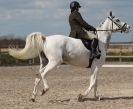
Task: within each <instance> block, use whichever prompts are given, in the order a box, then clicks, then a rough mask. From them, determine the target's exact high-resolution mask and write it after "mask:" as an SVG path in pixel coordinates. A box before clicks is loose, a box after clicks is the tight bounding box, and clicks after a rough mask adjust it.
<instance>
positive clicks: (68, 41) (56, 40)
mask: <svg viewBox="0 0 133 109" xmlns="http://www.w3.org/2000/svg"><path fill="white" fill-rule="evenodd" d="M97 30H98V40H99V49H100V50H101V57H100V59H94V60H93V62H92V66H91V69H92V74H91V78H90V85H89V87H88V89H87V90H86V91H85V92H84V93H83V94H80V95H79V98H78V100H82V99H83V98H84V97H86V96H87V95H88V94H89V92H90V91H91V89H92V88H93V87H94V97H96V98H97V74H98V72H99V70H100V68H101V67H102V65H103V64H104V62H105V57H106V51H107V46H108V44H109V41H110V38H111V35H112V33H114V32H125V33H128V32H129V31H130V30H131V28H130V26H129V25H128V24H127V23H124V22H121V21H120V20H119V19H118V18H116V17H114V16H112V12H110V15H109V16H108V17H107V19H106V20H105V22H104V23H102V24H101V26H100V27H98V28H97ZM9 54H10V55H11V56H13V57H15V58H17V59H31V58H35V57H37V56H39V57H40V70H39V72H40V76H37V77H36V79H35V86H34V90H33V94H32V99H31V100H32V101H33V102H34V101H35V97H36V95H37V86H38V84H39V83H40V80H42V81H43V84H44V89H43V91H42V95H43V94H44V93H45V92H46V91H48V89H49V86H48V83H47V80H46V74H47V73H48V71H50V70H52V69H53V68H55V67H56V66H58V65H60V64H62V63H66V64H69V65H74V66H79V67H83V68H86V67H87V66H88V65H89V57H90V51H89V50H88V49H87V48H86V47H85V46H84V45H83V43H82V41H81V40H80V39H75V38H71V37H67V36H64V35H53V36H49V37H45V36H44V35H43V34H41V33H39V32H35V33H31V34H30V35H28V36H27V39H26V45H25V48H24V49H22V50H18V49H15V48H10V49H9Z"/></svg>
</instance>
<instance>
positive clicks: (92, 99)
mask: <svg viewBox="0 0 133 109" xmlns="http://www.w3.org/2000/svg"><path fill="white" fill-rule="evenodd" d="M120 99H123V100H133V96H119V97H100V98H84V99H83V101H82V102H84V101H98V100H99V101H106V100H120Z"/></svg>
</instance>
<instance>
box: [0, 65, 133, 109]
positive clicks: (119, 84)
mask: <svg viewBox="0 0 133 109" xmlns="http://www.w3.org/2000/svg"><path fill="white" fill-rule="evenodd" d="M38 68H39V66H22V67H0V109H133V68H102V69H101V71H100V73H99V76H98V81H99V82H98V93H99V95H100V96H101V97H102V100H100V101H98V100H94V99H93V91H92V92H91V93H90V95H89V96H88V98H87V99H85V101H84V102H78V101H77V96H78V94H79V93H81V92H83V91H85V90H86V89H87V87H88V86H89V78H90V73H91V70H88V69H81V68H77V67H72V66H60V67H58V68H56V69H54V70H53V71H51V72H49V73H48V75H47V80H48V83H49V86H50V89H49V91H48V92H47V93H46V94H45V95H43V96H39V95H38V96H37V98H36V102H35V103H33V102H31V101H29V99H30V97H31V94H32V91H33V86H34V78H35V74H36V73H37V72H38ZM39 89H42V83H41V84H40V85H39Z"/></svg>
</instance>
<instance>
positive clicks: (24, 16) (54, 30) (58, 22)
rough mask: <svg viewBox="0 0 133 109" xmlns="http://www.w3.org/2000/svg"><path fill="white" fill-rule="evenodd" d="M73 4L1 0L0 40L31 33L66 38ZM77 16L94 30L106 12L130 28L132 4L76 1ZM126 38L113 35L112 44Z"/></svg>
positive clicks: (130, 1)
mask: <svg viewBox="0 0 133 109" xmlns="http://www.w3.org/2000/svg"><path fill="white" fill-rule="evenodd" d="M71 1H72V0H0V36H2V35H10V34H12V35H15V36H20V37H25V36H26V35H28V34H29V33H31V32H35V31H38V32H42V33H43V34H45V35H53V34H63V35H67V36H68V35H69V31H70V28H69V23H68V16H69V14H70V10H69V4H70V2H71ZM77 1H78V2H79V3H80V4H81V6H82V8H81V9H80V12H81V14H82V16H83V18H84V19H85V20H86V22H88V23H89V24H90V25H93V26H94V27H97V26H98V25H99V24H100V22H103V21H104V20H105V19H106V17H107V15H108V13H109V11H110V10H112V11H113V13H114V15H115V16H117V17H119V18H120V19H121V20H122V21H125V22H127V23H128V24H130V25H133V0H77ZM131 36H132V35H131V33H129V34H113V37H112V41H131V40H132V37H131Z"/></svg>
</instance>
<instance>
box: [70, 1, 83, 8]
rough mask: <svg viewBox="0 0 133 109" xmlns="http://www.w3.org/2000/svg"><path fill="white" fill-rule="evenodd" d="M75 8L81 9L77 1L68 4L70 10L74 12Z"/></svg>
mask: <svg viewBox="0 0 133 109" xmlns="http://www.w3.org/2000/svg"><path fill="white" fill-rule="evenodd" d="M76 8H81V6H80V4H79V3H78V2H77V1H73V2H71V3H70V9H71V10H75V9H76Z"/></svg>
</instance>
